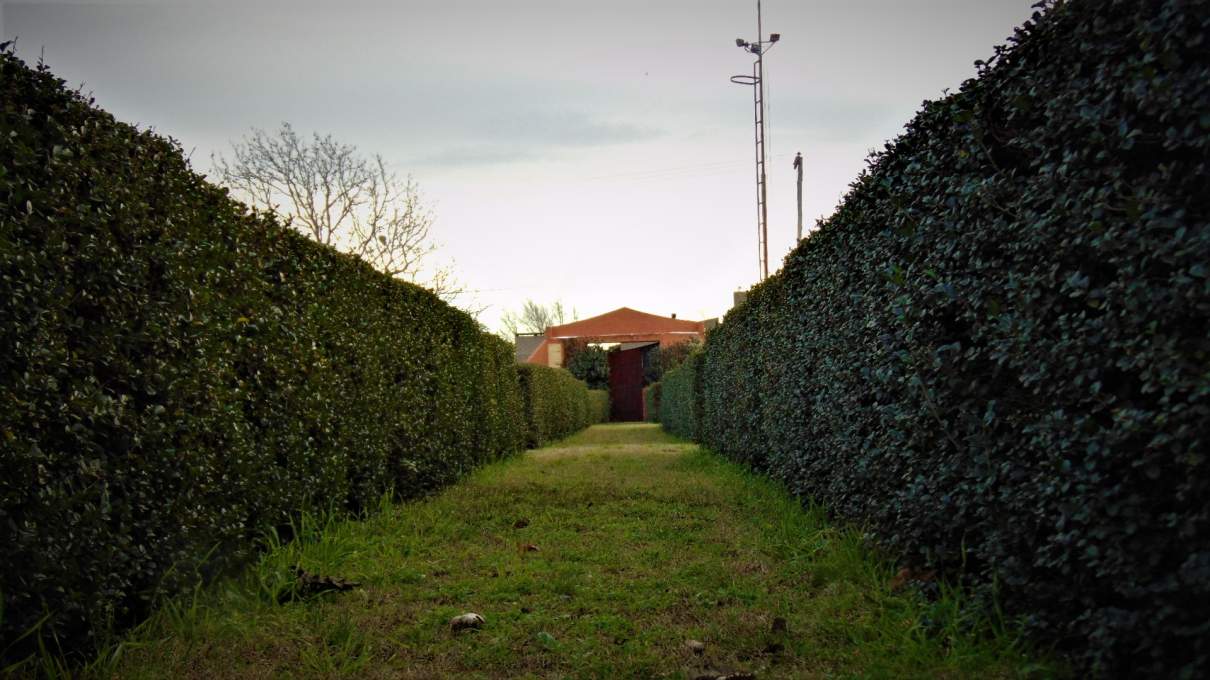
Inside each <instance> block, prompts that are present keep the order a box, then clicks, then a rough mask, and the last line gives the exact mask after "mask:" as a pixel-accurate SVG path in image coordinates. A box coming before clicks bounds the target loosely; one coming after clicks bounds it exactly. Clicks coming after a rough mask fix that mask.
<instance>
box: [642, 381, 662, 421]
mask: <svg viewBox="0 0 1210 680" xmlns="http://www.w3.org/2000/svg"><path fill="white" fill-rule="evenodd" d="M643 420H645V421H647V422H649V423H658V422H660V384H659V383H658V382H655V383H651V384H650V385H648V386H647V387H644V388H643Z"/></svg>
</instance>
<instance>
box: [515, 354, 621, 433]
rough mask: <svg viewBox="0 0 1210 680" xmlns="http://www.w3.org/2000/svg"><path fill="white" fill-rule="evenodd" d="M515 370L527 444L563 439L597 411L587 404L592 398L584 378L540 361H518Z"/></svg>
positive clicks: (584, 425)
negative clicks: (578, 377) (529, 362)
mask: <svg viewBox="0 0 1210 680" xmlns="http://www.w3.org/2000/svg"><path fill="white" fill-rule="evenodd" d="M517 372H518V373H519V374H520V377H521V395H522V398H523V401H524V405H525V407H524V409H525V423H526V444H527V445H528V446H529V447H531V448H533V447H538V446H542V445H543V444H547V443H549V442H552V441H555V440H556V439H562V438H563V437H566V436H567V435H569V434H573V433H575V432H579V431H580V430H582V429H584V428H585V427H588V426H589V425H590V424H592V422H594V421H593V418H595V417H596V415H597V412H596V411H594V406H593V405H591V404H590V399H591V398H592V397H591V396H590V390H589V389H588V386H587V385H585V384H584V381H582V380H577V379H576V377H575V376H574V375H572V374H571V373H569V372H568V371H566V370H564V369H562V368H552V367H550V366H542V365H539V364H520V365H518V366H517ZM607 401H608V398H607Z"/></svg>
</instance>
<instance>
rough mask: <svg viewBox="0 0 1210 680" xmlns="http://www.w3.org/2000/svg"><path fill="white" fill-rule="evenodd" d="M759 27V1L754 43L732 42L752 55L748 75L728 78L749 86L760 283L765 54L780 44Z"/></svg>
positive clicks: (764, 258)
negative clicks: (750, 89)
mask: <svg viewBox="0 0 1210 680" xmlns="http://www.w3.org/2000/svg"><path fill="white" fill-rule="evenodd" d="M764 36H765V34H764V27H763V26H762V25H761V15H760V0H756V41H755V42H748V41H747V40H744V39H743V38H736V39H735V45H736V47H742V48H743V49H744V51H746V52H750V53H752V54H755V55H756V61H755V62H754V63H753V64H752V75H750V76H749V75H739V76H731V82H733V83H735V84H737V85H751V86H752V110H753V118H754V127H755V135H756V248H757V257H758V258H759V259H760V280H761V281H764V280H765V279H766V278H768V277H769V191H768V184H767V182H766V181H765V61H764V57H765V52H768V51H769V50H770V49H771V48H772V47H773V43H775V42H777V41H778V40H781V34H780V33H772V34H770V35H769V39H768V40H765V39H764Z"/></svg>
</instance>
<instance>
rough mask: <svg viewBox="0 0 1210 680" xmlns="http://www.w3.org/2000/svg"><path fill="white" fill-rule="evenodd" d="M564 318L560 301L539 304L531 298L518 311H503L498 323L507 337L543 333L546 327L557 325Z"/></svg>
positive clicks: (564, 314)
mask: <svg viewBox="0 0 1210 680" xmlns="http://www.w3.org/2000/svg"><path fill="white" fill-rule="evenodd" d="M565 319H566V312H564V310H563V303H562V302H561V301H558V300H556V301H554V302H552V303H550V304H549V305H543V304H539V303H537V302H534V301H533V300H526V301H525V304H524V305H522V306H521V311H520V313H516V312H505V313H504V315H503V316H501V317H500V325H501V326H502V327H503V330H504V332H505V334H506V335H507V337H508V339H509V340H511V339H512V338H514V337H516V335H517V334H518V333H544V332H545V331H546V329H547V328H549V327H551V326H557V325H559V324H561V323H563V322H564V320H565Z"/></svg>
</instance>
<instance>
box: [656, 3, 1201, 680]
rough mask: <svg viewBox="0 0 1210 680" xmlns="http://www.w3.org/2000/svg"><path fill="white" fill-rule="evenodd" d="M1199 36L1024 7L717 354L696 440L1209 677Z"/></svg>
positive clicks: (1010, 605)
mask: <svg viewBox="0 0 1210 680" xmlns="http://www.w3.org/2000/svg"><path fill="white" fill-rule="evenodd" d="M1207 35H1210V13H1207V12H1205V11H1204V7H1201V6H1199V5H1197V4H1196V3H1185V2H1178V1H1175V0H1172V1H1164V2H1161V1H1158V0H1157V1H1148V2H1137V1H1134V0H1131V1H1129V2H1128V1H1125V0H1105V1H1096V2H1094V1H1092V0H1071V1H1069V2H1066V3H1062V4H1057V5H1055V6H1053V7H1051V8H1049V9H1048V10H1047V11H1046V14H1045V16H1044V17H1040V18H1039V17H1035V20H1034V21H1031V22H1028V23H1027V24H1026V25H1025V26H1024V27H1022V28H1021V29H1019V30H1018V32H1017V34H1016V35H1015V36H1014V37H1013V38H1012V43H1014V44H1013V45H1012V47H1011V48H1008V49H1005V48H1001V49H997V51H996V54H995V57H994V59H992V61H991V63H989V64H984V65H981V66H980V67H979V78H978V79H975V80H970V81H968V82H966V83H964V84H963V86H962V88H961V90H960V91H959V92H957V93H956V94H953V95H951V96H948V97H946V98H944V99H942V100H941V101H936V102H930V103H926V104H925V106H924V108H923V110H922V111H921V112H920V113H919V114H918V115H917V116H916V118H915V119H914V120H912V121H911V122H910V123H909V124H908V126H907V129H906V132H905V133H904V134H903V135H902V136H901V137H900V138H898V139H897V140H896V141H895V142H893V143H892V144H889V145H888V147H887V149H886V150H885V152H883V153H882V154H880V155H879V156H877V157H876V158H874V159H873V161H872V162H871V166H870V168H869V170H868V171H867V172H866V173H865V174H863V176H862V177H861V178H860V179H858V180H857V181H856V183H855V184H854V186H853V189H852V191H851V193H850V194H849V195H848V196H847V197H846V198H845V200H844V201H843V203H842V204H841V206H840V207H839V209H838V210H837V212H836V213H835V214H834V215H833V216H832V217H831V218H829V219H828V220H827V221H825V222H824V223H822V225H821V227H820V229H819V230H818V231H817V232H816V233H814V234H813V235H812V236H811V237H810V238H808V239H806V240H805V241H804V242H803V243H802V244H801V245H800V246H799V247H798V248H797V249H796V250H795V251H794V252H793V253H791V255H790V256H789V257H788V258H787V261H786V265H785V268H784V269H783V271H782V272H781V273H779V274H778V275H776V276H774V277H772V278H771V279H769V280H768V281H766V282H765V283H763V284H761V285H760V286H758V287H756V288H755V289H754V290H753V291H752V292H751V295H750V296H749V298H748V301H747V303H746V304H744V305H741V306H740V307H738V308H736V309H735V310H733V311H732V312H731V313H730V314H729V315H728V316H727V318H726V320H725V323H723V324H722V326H721V327H719V328H718V329H717V330H716V331H714V332H713V333H712V335H711V337H710V339H709V341H708V342H707V348H706V351H705V354H704V356H703V358H702V360H701V363H700V364H699V367H698V373H699V375H698V383H699V385H698V389H699V390H700V398H699V400H698V407H699V408H700V411H701V412H700V419H699V420H698V423H699V426H700V429H699V432H698V434H699V436H700V439H701V440H702V441H703V442H704V443H705V444H707V445H708V446H710V447H712V448H714V449H716V450H719V451H720V452H723V453H725V454H726V455H728V456H731V457H733V458H735V459H738V460H741V461H746V462H747V463H749V464H751V465H753V466H755V467H757V468H759V469H762V470H765V471H767V472H768V473H769V474H771V475H773V476H774V477H777V478H779V479H781V480H784V481H785V482H786V483H787V484H788V485H789V486H790V487H791V488H792V489H794V490H795V491H797V492H798V493H801V494H803V495H804V496H812V497H815V498H817V499H819V500H820V501H822V502H824V503H825V504H827V505H829V506H830V507H832V508H834V509H835V510H836V511H837V512H839V513H841V514H843V515H844V516H847V517H851V518H859V519H861V520H862V521H863V522H865V523H868V524H869V525H870V526H871V527H872V530H873V531H874V532H876V534H877V535H878V536H879V537H880V538H881V540H882V541H884V542H885V543H886V544H887V545H889V546H891V547H893V548H894V549H896V550H898V551H899V552H900V553H901V554H903V555H905V559H906V560H907V561H908V562H910V563H913V564H916V565H923V564H929V565H935V566H939V567H941V568H942V569H943V571H945V572H948V573H949V574H954V575H959V576H961V577H962V578H964V579H965V580H967V581H968V582H970V583H972V584H976V585H978V586H979V588H981V589H982V592H990V590H991V588H992V584H998V587H999V595H1000V598H1001V601H1002V603H1003V605H1004V606H1005V607H1006V608H1007V610H1008V612H1009V613H1012V614H1020V615H1024V616H1026V617H1027V618H1026V622H1027V624H1028V626H1029V627H1030V629H1032V630H1033V631H1034V632H1035V633H1036V634H1037V635H1038V639H1041V640H1045V641H1047V642H1055V643H1057V644H1059V645H1060V646H1061V647H1062V648H1064V649H1067V650H1069V651H1070V652H1071V653H1072V655H1073V657H1074V658H1075V659H1076V660H1077V661H1078V663H1080V664H1081V665H1082V666H1083V667H1084V668H1085V669H1087V670H1089V671H1091V672H1093V673H1098V674H1102V675H1113V676H1122V677H1133V676H1160V675H1164V676H1168V675H1172V676H1176V675H1183V676H1185V677H1196V676H1204V675H1206V674H1210V628H1208V626H1210V624H1208V622H1207V621H1208V620H1207V612H1208V611H1210V505H1208V504H1207V502H1206V499H1207V498H1208V497H1210V468H1208V467H1207V465H1208V462H1207V458H1206V455H1205V451H1206V448H1207V445H1210V438H1208V435H1210V388H1208V387H1207V386H1208V385H1210V337H1208V334H1207V328H1210V265H1208V263H1210V227H1208V224H1210V167H1208V158H1210V115H1208V114H1207V111H1210V51H1208V45H1210V43H1208V42H1207V38H1206V36H1207ZM672 383H673V381H672V380H670V379H667V378H666V379H665V381H664V403H665V409H666V410H668V409H672V408H676V407H675V406H674V405H676V404H681V403H683V402H682V400H681V398H679V397H677V396H675V394H676V389H675V388H674V387H673V384H672ZM665 418H666V420H665V423H666V426H670V424H669V423H668V420H667V416H665Z"/></svg>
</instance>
